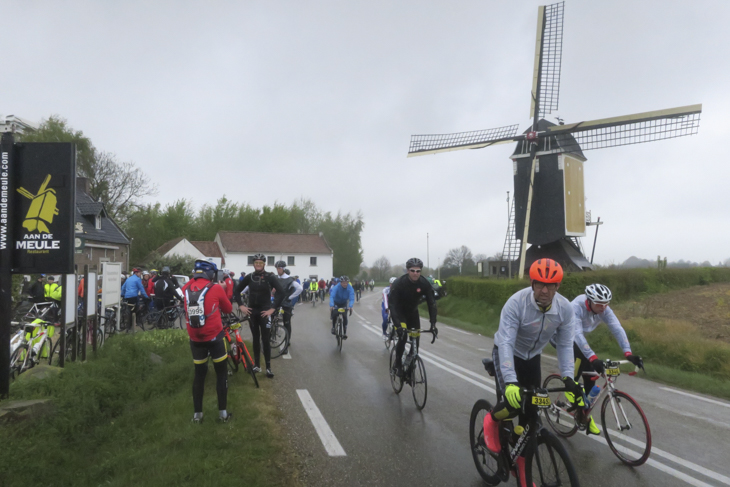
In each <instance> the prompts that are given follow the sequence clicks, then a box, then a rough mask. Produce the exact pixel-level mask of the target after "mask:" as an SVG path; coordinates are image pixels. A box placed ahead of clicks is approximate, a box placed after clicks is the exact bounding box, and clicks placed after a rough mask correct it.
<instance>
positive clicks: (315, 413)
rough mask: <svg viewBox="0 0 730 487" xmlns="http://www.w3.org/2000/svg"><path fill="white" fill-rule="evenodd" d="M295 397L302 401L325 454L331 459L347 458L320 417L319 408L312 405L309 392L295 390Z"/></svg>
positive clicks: (325, 422)
mask: <svg viewBox="0 0 730 487" xmlns="http://www.w3.org/2000/svg"><path fill="white" fill-rule="evenodd" d="M297 395H298V396H299V400H300V401H302V406H304V410H305V411H306V412H307V416H309V420H310V421H311V422H312V425H313V426H314V429H315V430H316V431H317V434H318V435H319V439H320V440H321V441H322V445H324V449H325V450H327V454H328V455H329V456H331V457H344V456H347V454H346V453H345V450H343V449H342V445H340V442H339V441H337V438H336V437H335V434H334V433H333V432H332V429H330V427H329V425H328V424H327V421H326V420H325V419H324V416H322V413H321V412H320V410H319V408H318V407H317V405H316V404H315V403H314V399H312V396H311V395H310V394H309V391H308V390H306V389H297Z"/></svg>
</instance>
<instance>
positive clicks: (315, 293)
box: [309, 291, 317, 308]
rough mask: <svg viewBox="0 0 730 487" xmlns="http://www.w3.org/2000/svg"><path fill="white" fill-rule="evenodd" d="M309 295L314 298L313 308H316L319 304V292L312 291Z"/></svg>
mask: <svg viewBox="0 0 730 487" xmlns="http://www.w3.org/2000/svg"><path fill="white" fill-rule="evenodd" d="M309 294H310V296H311V298H312V308H314V307H315V305H316V304H317V291H310V293H309Z"/></svg>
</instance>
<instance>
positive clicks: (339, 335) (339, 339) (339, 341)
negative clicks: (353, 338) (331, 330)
mask: <svg viewBox="0 0 730 487" xmlns="http://www.w3.org/2000/svg"><path fill="white" fill-rule="evenodd" d="M335 336H337V348H338V349H339V350H340V352H342V342H343V341H344V340H343V339H342V317H339V318H338V319H337V328H336V329H335Z"/></svg>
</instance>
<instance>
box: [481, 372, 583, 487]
mask: <svg viewBox="0 0 730 487" xmlns="http://www.w3.org/2000/svg"><path fill="white" fill-rule="evenodd" d="M482 364H484V369H485V370H486V371H487V373H488V374H489V375H490V376H492V377H494V376H495V370H494V363H493V362H492V360H491V359H486V358H485V359H483V360H482ZM560 386H561V387H559V388H556V389H537V388H536V389H522V391H521V392H522V397H523V403H522V414H523V415H525V416H526V417H527V424H526V425H525V426H524V427H522V426H519V425H518V426H514V425H513V423H512V422H511V421H502V422H501V423H500V427H499V439H500V444H501V446H502V449H501V450H500V451H499V452H498V453H494V452H492V451H491V450H489V449H488V448H487V444H486V441H485V438H484V418H485V417H486V415H487V414H490V413H491V411H492V404H491V403H490V402H489V401H488V400H486V399H479V400H478V401H477V402H476V403H475V404H474V407H473V408H472V410H471V415H470V417H469V442H470V445H471V454H472V458H473V459H474V465H475V466H476V468H477V471H478V472H479V475H480V476H481V477H482V479H483V480H484V482H485V483H486V484H487V485H497V484H499V483H500V482H507V481H509V478H510V474H512V475H514V476H515V477H517V485H520V484H521V479H520V478H519V469H518V468H517V463H516V462H517V458H518V457H519V456H521V455H522V456H524V458H525V477H526V478H525V479H524V480H525V482H524V483H525V485H539V486H546V485H556V486H557V485H570V486H578V485H580V484H579V483H578V475H577V474H576V472H575V467H574V466H573V462H572V461H571V460H570V456H569V455H568V452H567V451H566V450H565V447H564V446H563V444H562V443H561V442H560V440H559V439H558V438H557V437H556V436H555V435H553V434H552V433H550V432H549V431H548V430H547V429H545V428H543V427H542V425H541V424H540V419H539V411H540V409H544V408H547V407H550V404H551V402H550V401H551V399H550V395H549V394H550V393H555V392H563V391H565V390H566V389H565V385H564V384H563V383H562V381H561V383H560ZM503 399H504V396H503V394H502V391H499V390H498V391H497V400H498V401H500V400H503Z"/></svg>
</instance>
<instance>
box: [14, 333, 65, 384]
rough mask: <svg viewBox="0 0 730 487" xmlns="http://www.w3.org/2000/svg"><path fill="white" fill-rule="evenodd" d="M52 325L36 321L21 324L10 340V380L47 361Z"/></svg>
mask: <svg viewBox="0 0 730 487" xmlns="http://www.w3.org/2000/svg"><path fill="white" fill-rule="evenodd" d="M54 331H55V328H54V325H53V323H51V322H49V321H43V320H39V319H36V320H34V321H33V323H22V324H21V327H20V329H18V331H17V332H16V333H15V335H14V336H13V337H12V338H11V340H10V344H11V353H10V380H13V379H15V378H16V377H17V376H18V375H20V374H22V373H23V372H25V371H26V370H28V369H30V368H32V367H35V366H36V365H38V364H40V363H41V361H45V360H47V359H48V357H49V355H50V354H51V345H52V342H51V337H52V336H53V332H54Z"/></svg>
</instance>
